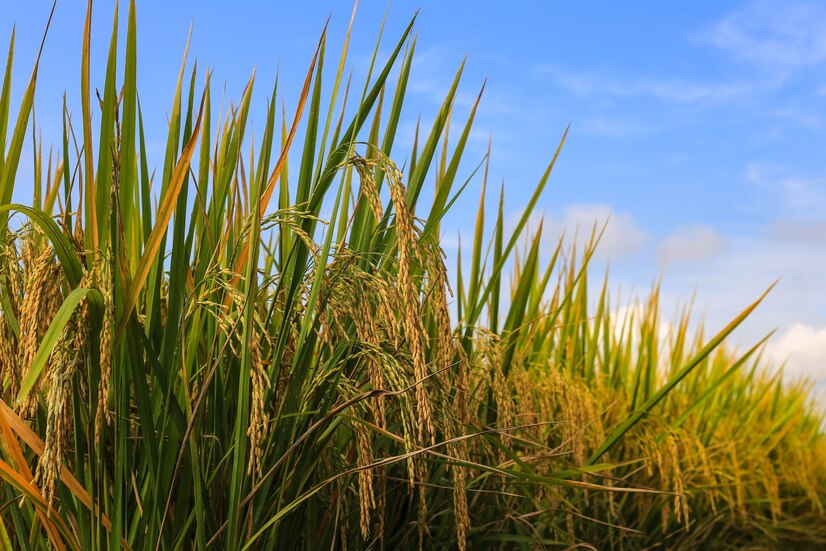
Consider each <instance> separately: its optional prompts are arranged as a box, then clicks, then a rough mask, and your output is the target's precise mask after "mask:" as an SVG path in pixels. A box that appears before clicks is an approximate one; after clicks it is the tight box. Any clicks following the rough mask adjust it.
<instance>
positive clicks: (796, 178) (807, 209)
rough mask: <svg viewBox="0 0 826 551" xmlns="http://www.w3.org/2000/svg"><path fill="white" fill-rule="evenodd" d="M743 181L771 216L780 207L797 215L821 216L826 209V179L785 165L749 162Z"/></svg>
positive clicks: (776, 212)
mask: <svg viewBox="0 0 826 551" xmlns="http://www.w3.org/2000/svg"><path fill="white" fill-rule="evenodd" d="M746 181H747V182H748V183H749V184H750V185H751V186H752V188H753V190H754V191H755V192H756V193H757V197H756V199H757V200H758V202H761V201H763V202H765V203H767V205H768V207H769V208H770V209H771V212H772V213H773V214H774V215H777V214H782V213H778V207H780V209H782V210H784V211H786V212H788V213H790V214H794V215H798V216H815V217H822V216H823V212H824V211H826V179H824V178H817V177H810V176H801V175H799V174H794V173H790V172H789V170H788V169H786V168H785V167H784V166H781V165H776V164H771V163H764V162H752V163H748V164H747V165H746Z"/></svg>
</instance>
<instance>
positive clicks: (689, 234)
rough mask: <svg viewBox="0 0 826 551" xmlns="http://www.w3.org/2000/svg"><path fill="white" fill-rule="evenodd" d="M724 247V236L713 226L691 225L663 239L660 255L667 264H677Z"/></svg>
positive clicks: (721, 249)
mask: <svg viewBox="0 0 826 551" xmlns="http://www.w3.org/2000/svg"><path fill="white" fill-rule="evenodd" d="M725 247H726V240H725V238H724V237H723V235H722V234H720V233H719V232H717V231H716V230H715V229H714V228H712V227H709V226H691V227H687V228H681V229H679V230H677V231H676V232H675V233H673V234H671V235H669V236H667V237H666V238H665V239H663V242H662V244H661V245H660V257H661V258H662V259H663V260H664V261H665V262H667V263H669V264H672V263H673V264H679V263H682V262H689V261H692V260H694V261H696V260H700V259H703V258H707V257H709V256H713V255H715V254H717V253H719V252H721V251H723V250H724V249H725Z"/></svg>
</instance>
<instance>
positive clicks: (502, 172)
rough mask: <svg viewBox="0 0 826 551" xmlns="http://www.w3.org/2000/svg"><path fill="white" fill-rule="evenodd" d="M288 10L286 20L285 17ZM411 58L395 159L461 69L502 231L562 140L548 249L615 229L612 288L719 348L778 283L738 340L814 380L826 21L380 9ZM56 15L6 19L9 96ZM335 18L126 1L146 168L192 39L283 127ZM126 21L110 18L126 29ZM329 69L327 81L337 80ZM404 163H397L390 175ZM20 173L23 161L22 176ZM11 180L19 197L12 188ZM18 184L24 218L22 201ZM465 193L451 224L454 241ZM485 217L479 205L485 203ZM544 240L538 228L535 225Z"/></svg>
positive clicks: (777, 12) (655, 6) (820, 325)
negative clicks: (718, 332)
mask: <svg viewBox="0 0 826 551" xmlns="http://www.w3.org/2000/svg"><path fill="white" fill-rule="evenodd" d="M82 4H83V3H82V2H67V1H63V2H60V3H59V5H58V7H57V10H56V13H55V19H54V21H53V24H52V29H51V31H50V34H49V36H48V38H47V42H46V47H45V50H44V57H43V61H42V64H41V73H40V80H39V91H38V95H37V122H38V126H39V128H40V129H41V130H42V133H43V137H44V139H45V142H46V143H49V142H54V143H57V139H58V136H59V135H60V105H61V98H62V94H63V91H64V90H65V91H66V92H67V94H68V101H69V105H70V108H72V110H73V111H74V112H76V113H79V112H80V110H79V108H78V107H77V105H78V104H77V100H78V96H79V93H78V90H79V86H78V81H79V62H80V56H79V53H80V43H81V32H82V25H83V17H84V9H85V6H83V5H82ZM283 4H289V5H283ZM420 5H421V11H420V14H419V17H418V20H417V25H416V31H417V33H418V44H417V54H418V55H417V60H416V61H415V64H414V67H413V72H412V75H411V94H410V96H409V101H408V103H407V106H406V113H405V116H404V118H403V120H402V131H403V132H404V135H403V136H402V137H400V140H399V143H398V146H397V149H396V151H394V153H396V154H397V155H401V156H404V155H406V151H405V147H408V148H409V144H410V143H412V133H413V128H414V124H415V121H416V118H417V116H418V115H419V114H420V113H421V115H422V121H423V125H424V126H425V127H428V126H429V124H430V122H431V121H432V118H433V116H434V115H435V113H436V111H437V109H438V106H439V103H440V102H441V100H442V97H443V96H444V94H445V93H446V91H447V89H448V87H449V84H450V81H451V80H452V78H453V75H454V74H455V71H456V69H457V68H458V66H459V64H460V63H461V61H462V59H463V58H464V56H465V55H467V56H468V62H467V66H466V69H465V72H464V75H463V80H462V85H461V88H460V96H459V99H458V101H457V106H456V117H457V120H462V117H464V116H466V114H467V111H468V108H469V105H470V102H471V101H472V99H473V98H474V97H475V95H476V94H477V92H478V90H479V88H480V87H481V85H482V82H483V81H484V80H485V78H487V88H486V90H485V95H484V97H483V100H482V103H481V106H480V109H479V114H478V118H477V122H476V124H475V130H474V132H473V135H472V138H471V144H470V146H469V150H468V153H467V154H466V157H467V159H468V163H467V165H466V167H464V168H465V174H469V171H470V170H471V169H472V167H473V165H475V164H476V163H477V162H478V161H479V160H481V158H482V156H483V155H484V152H485V149H486V146H487V142H488V139H489V137H492V140H493V152H492V157H491V168H490V179H491V182H493V183H498V182H500V181H502V180H504V182H505V190H506V210H507V211H508V212H509V213H510V214H509V216H510V217H511V218H515V217H517V216H518V214H519V212H520V209H521V207H522V206H523V205H524V203H525V201H526V199H527V196H528V194H529V193H530V191H531V190H532V189H533V186H534V185H535V183H536V181H537V179H538V178H539V176H540V175H541V173H542V171H543V170H544V168H545V165H546V163H547V162H548V160H549V159H550V157H551V155H552V153H553V150H554V149H555V147H556V145H557V143H558V140H559V138H560V137H561V135H562V133H563V131H564V129H565V127H566V126H567V125H568V124H569V123H570V124H571V133H570V136H569V139H568V142H567V143H566V146H565V148H564V150H563V152H562V155H561V158H560V160H559V162H558V164H557V167H556V169H555V172H554V174H553V175H552V177H551V183H550V185H549V187H548V190H547V192H546V194H545V196H544V198H543V200H542V202H541V204H540V207H541V208H540V210H541V215H544V217H545V220H546V222H545V227H546V229H550V231H548V232H546V233H547V234H549V237H548V240H547V243H548V247H550V246H552V242H553V241H554V240H555V239H556V237H557V235H559V234H560V233H561V232H562V231H565V230H567V231H568V232H571V231H572V230H573V229H574V228H576V227H577V225H579V226H581V227H582V226H584V227H590V225H591V224H593V222H594V221H598V222H603V221H604V220H605V219H606V218H608V217H609V216H610V218H611V222H610V223H609V227H608V231H607V234H606V236H605V239H604V242H603V243H602V245H603V246H602V249H601V253H600V255H601V256H600V259H601V261H602V262H609V263H610V265H611V274H612V276H611V286H612V288H620V287H621V288H622V289H623V290H624V291H625V293H626V294H627V292H628V291H629V290H631V289H634V290H636V291H637V292H639V293H644V292H645V291H646V290H647V289H648V288H649V286H650V284H651V283H652V281H654V280H655V279H657V277H658V276H659V275H660V273H661V271H662V272H663V273H664V284H663V294H664V300H665V305H666V311H667V312H671V311H674V308H673V307H672V305H676V304H677V303H679V302H683V303H684V302H686V301H687V300H689V299H690V297H691V295H692V293H694V292H695V291H696V301H695V304H696V309H697V310H698V311H699V312H700V313H704V314H705V318H706V320H707V322H708V324H709V325H710V326H711V327H710V329H711V330H714V329H715V328H717V327H720V326H721V325H722V324H724V323H725V322H726V321H727V320H728V319H729V318H731V317H733V316H734V315H736V314H737V313H738V312H739V310H740V309H742V308H743V307H744V306H745V305H747V304H748V303H749V302H750V301H751V300H752V299H754V298H756V297H757V296H759V294H760V293H761V292H762V291H763V290H764V289H765V288H766V287H768V285H769V284H771V282H772V281H774V280H775V279H776V278H778V277H782V280H781V282H780V284H779V286H778V288H777V289H776V290H775V291H774V292H773V293H772V294H771V295H770V297H769V298H768V299H767V301H766V302H765V304H764V305H762V306H761V308H760V309H758V311H757V312H755V314H754V315H753V317H752V318H751V319H750V320H749V322H748V326H747V328H746V330H745V331H744V332H742V333H741V335H740V336H739V338H742V339H744V340H745V341H748V340H753V339H755V338H757V337H759V336H762V334H764V333H765V332H767V331H769V330H771V329H773V328H775V327H776V328H778V334H777V336H776V337H775V339H774V341H773V344H772V345H771V346H770V348H769V352H770V354H772V355H773V356H774V358H777V359H779V358H784V357H788V358H789V359H790V365H789V370H790V371H791V372H794V373H800V372H804V373H807V374H809V375H811V376H813V377H815V378H818V379H823V380H826V293H824V286H823V281H824V276H823V274H824V273H826V166H825V165H824V163H823V162H822V161H823V159H824V151H826V126H825V125H826V121H824V116H826V32H823V29H826V4H824V3H817V2H812V3H806V2H794V1H785V2H773V1H758V2H749V1H746V2H743V1H720V2H688V1H683V2H623V3H617V2H607V1H606V2H540V1H530V2H519V3H516V2H514V3H509V4H508V5H507V8H503V7H502V6H503V4H501V3H494V2H490V3H480V2H442V3H435V2H426V3H416V2H408V1H398V2H394V3H393V4H392V6H391V7H390V12H389V18H388V23H387V27H386V30H385V38H384V42H383V48H382V51H383V52H387V51H389V48H390V47H391V46H392V44H393V43H394V37H397V36H398V35H399V33H400V32H401V30H402V29H403V28H404V27H405V25H406V24H407V22H408V21H409V18H410V17H411V16H412V14H413V13H414V12H415V10H416V9H417V8H418V7H419V6H420ZM50 7H51V3H49V2H41V1H31V2H17V1H11V0H0V8H2V13H3V17H2V20H0V38H2V39H3V40H6V39H7V37H8V36H9V34H10V32H11V27H12V25H13V24H14V23H15V22H16V24H17V31H18V43H17V52H18V54H17V57H16V64H15V90H16V91H17V98H19V95H20V93H22V86H23V83H24V80H25V78H26V77H27V74H28V71H29V68H30V67H31V65H32V62H33V58H34V55H35V53H36V51H37V46H38V44H39V41H40V36H41V32H42V28H43V25H44V23H45V20H46V18H47V16H48V12H49V9H50ZM351 8H352V5H351V4H350V3H349V2H307V3H303V4H302V5H301V6H299V5H298V3H278V2H250V1H238V2H233V3H231V4H230V3H227V2H195V1H192V0H188V1H177V2H157V1H141V2H139V3H138V31H139V36H138V40H139V58H138V63H139V80H138V89H139V93H140V96H141V101H142V105H143V110H144V114H145V118H146V119H147V122H148V127H147V128H148V132H149V140H150V150H154V154H156V155H158V154H159V151H158V150H159V149H160V144H161V143H162V142H163V140H164V138H165V130H164V124H165V120H166V117H165V115H166V113H167V112H168V107H169V105H170V98H171V96H172V92H173V87H174V84H175V79H176V77H177V72H178V69H179V65H180V60H181V56H182V53H183V48H184V45H185V42H186V38H187V33H188V29H189V25H190V23H193V25H194V31H193V38H192V46H191V49H190V59H194V58H196V57H197V59H198V60H199V63H200V64H201V65H202V66H203V65H204V64H205V65H208V66H209V67H210V68H213V69H214V77H213V81H214V82H216V83H222V82H226V86H227V95H228V97H229V98H238V97H239V96H240V94H241V90H242V89H243V86H244V84H245V83H246V80H247V78H249V75H250V74H251V72H252V70H253V68H255V69H256V72H257V73H256V82H257V90H258V93H257V95H256V96H254V97H255V98H256V99H257V101H256V99H254V100H253V102H254V105H255V106H256V109H258V113H259V115H255V113H253V117H254V118H253V120H255V117H256V116H257V117H258V118H259V119H260V113H262V112H263V105H264V101H265V100H266V96H267V94H269V92H270V90H271V85H272V82H273V80H274V78H275V74H276V69H277V68H278V71H279V74H280V78H281V87H280V89H281V90H282V91H283V93H284V100H285V102H286V104H287V107H288V110H289V109H290V106H291V105H294V101H295V99H296V98H297V94H298V91H299V89H300V85H301V79H302V77H303V73H304V72H305V71H306V67H307V64H308V62H309V59H310V57H311V55H312V52H313V49H314V46H315V43H316V41H317V40H318V36H319V33H320V31H321V28H322V26H323V25H324V22H325V20H326V19H327V16H328V15H329V14H331V13H332V19H331V23H330V38H329V42H328V44H329V48H330V52H336V54H331V58H332V57H333V56H334V55H337V52H338V49H339V48H340V44H341V40H342V37H343V34H344V31H345V30H346V27H347V23H348V21H349V18H350V12H351ZM385 8H386V4H384V3H383V2H366V1H363V2H362V3H361V5H360V6H359V9H358V12H357V15H356V23H355V26H354V35H353V36H354V38H353V43H352V45H351V55H350V62H351V66H352V68H353V70H354V72H355V77H354V81H356V82H357V81H358V76H359V75H360V74H361V75H363V74H364V71H365V68H366V64H367V61H368V60H369V56H370V54H371V53H372V48H373V46H374V44H375V39H376V35H377V32H378V28H379V24H380V22H381V19H382V17H383V15H384V11H385ZM111 11H112V3H110V2H98V3H97V4H96V5H95V11H94V23H93V24H94V27H93V28H94V33H93V46H92V60H93V64H95V66H96V68H97V70H96V72H94V73H93V75H92V80H93V83H96V84H97V85H99V86H100V85H101V83H102V74H101V68H100V66H101V64H102V63H103V61H104V57H105V51H106V48H107V46H108V38H109V34H110V32H111ZM122 19H123V18H122ZM331 64H332V63H331ZM399 160H400V161H403V158H402V159H399ZM24 162H25V160H24ZM25 174H30V172H29V173H26V172H25V171H23V172H21V181H25ZM24 186H25V184H24V183H21V184H18V190H17V191H18V197H17V198H18V199H20V200H24V201H25V200H27V198H28V192H27V189H26V188H25V187H24ZM479 188H480V182H479V181H478V180H477V181H474V182H473V183H472V184H471V185H470V186H469V188H468V193H467V196H466V198H465V199H464V202H463V203H462V204H461V205H459V208H458V209H457V210H456V215H455V216H454V217H452V218H451V220H450V223H449V224H447V225H445V227H444V228H443V229H444V232H445V243H446V245H447V246H448V247H450V246H455V243H456V241H457V239H456V235H457V234H459V233H462V234H463V235H466V236H467V235H469V234H470V231H471V228H472V224H471V216H472V215H471V213H472V212H473V210H474V208H475V203H476V201H477V197H478V192H479ZM493 200H494V198H493V197H492V196H491V201H490V203H491V206H492V205H493ZM537 222H538V218H537Z"/></svg>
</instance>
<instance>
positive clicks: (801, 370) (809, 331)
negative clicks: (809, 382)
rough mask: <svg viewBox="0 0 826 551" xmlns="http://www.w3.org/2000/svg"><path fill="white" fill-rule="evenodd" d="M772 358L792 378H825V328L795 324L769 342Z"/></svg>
mask: <svg viewBox="0 0 826 551" xmlns="http://www.w3.org/2000/svg"><path fill="white" fill-rule="evenodd" d="M766 352H767V353H768V354H769V357H770V359H771V360H773V361H774V362H776V363H777V364H778V365H781V364H784V363H785V368H784V371H785V373H786V374H787V375H790V376H792V377H797V376H804V377H807V378H809V379H815V380H818V381H826V327H816V326H813V325H808V324H805V323H796V324H794V325H792V326H791V327H789V328H788V329H787V330H786V331H785V332H783V333H782V334H780V335H779V336H778V337H776V338H775V339H773V340H771V341H770V342H769V345H768V347H767V349H766Z"/></svg>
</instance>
